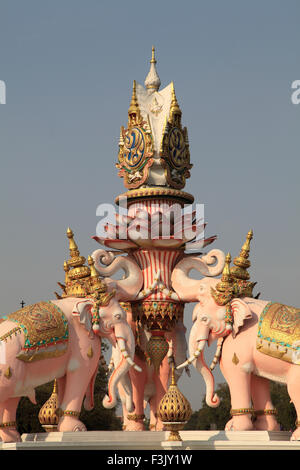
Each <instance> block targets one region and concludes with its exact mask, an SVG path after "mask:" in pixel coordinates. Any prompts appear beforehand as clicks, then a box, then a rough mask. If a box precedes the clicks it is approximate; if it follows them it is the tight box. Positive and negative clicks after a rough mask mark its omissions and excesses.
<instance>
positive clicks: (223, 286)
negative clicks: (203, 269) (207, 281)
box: [216, 253, 233, 292]
mask: <svg viewBox="0 0 300 470" xmlns="http://www.w3.org/2000/svg"><path fill="white" fill-rule="evenodd" d="M230 263H231V255H230V253H227V255H226V258H225V265H224V269H223V273H222V278H221V281H220V282H219V283H218V284H217V286H216V289H217V290H218V291H219V292H226V291H227V290H228V289H229V288H230V287H232V285H233V277H232V275H231V272H230Z"/></svg>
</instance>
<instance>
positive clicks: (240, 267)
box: [230, 230, 253, 281]
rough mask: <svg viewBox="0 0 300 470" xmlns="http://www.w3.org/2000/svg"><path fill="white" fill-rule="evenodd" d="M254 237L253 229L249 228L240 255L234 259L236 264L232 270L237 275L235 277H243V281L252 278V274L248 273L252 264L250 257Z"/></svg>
mask: <svg viewBox="0 0 300 470" xmlns="http://www.w3.org/2000/svg"><path fill="white" fill-rule="evenodd" d="M252 238H253V231H252V230H249V232H248V234H247V238H246V241H245V243H244V245H243V246H242V249H241V251H240V254H239V256H237V257H236V258H234V260H233V264H234V266H233V267H232V268H231V271H230V272H231V274H232V275H233V276H234V277H235V279H242V280H243V281H248V279H250V274H249V273H248V271H247V269H248V268H249V267H250V266H251V263H250V261H249V260H248V257H249V253H250V241H251V240H252Z"/></svg>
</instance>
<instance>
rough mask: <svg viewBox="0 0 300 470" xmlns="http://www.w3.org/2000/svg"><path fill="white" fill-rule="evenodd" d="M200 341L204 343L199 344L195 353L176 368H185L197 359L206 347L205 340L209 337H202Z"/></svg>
mask: <svg viewBox="0 0 300 470" xmlns="http://www.w3.org/2000/svg"><path fill="white" fill-rule="evenodd" d="M200 341H203V343H200V344H199V346H198V348H197V349H196V351H195V352H194V354H193V355H192V356H190V357H189V358H188V359H187V360H186V361H185V362H183V363H182V364H180V365H179V366H177V367H176V369H183V368H184V367H186V366H189V365H190V364H192V363H193V362H194V360H195V359H197V358H198V357H199V356H200V354H201V352H202V351H203V349H204V346H205V341H207V338H201V339H199V340H198V342H200Z"/></svg>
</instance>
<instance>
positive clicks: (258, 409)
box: [251, 375, 280, 431]
mask: <svg viewBox="0 0 300 470" xmlns="http://www.w3.org/2000/svg"><path fill="white" fill-rule="evenodd" d="M251 396H252V403H253V407H254V410H255V418H256V419H255V421H254V428H255V429H257V430H259V431H264V430H266V431H279V430H280V426H279V424H278V422H277V420H276V417H275V414H276V410H275V408H274V406H273V403H272V401H271V396H270V382H269V380H268V379H265V378H264V377H258V376H257V375H252V376H251Z"/></svg>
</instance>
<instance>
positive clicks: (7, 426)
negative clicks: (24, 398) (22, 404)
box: [0, 397, 21, 442]
mask: <svg viewBox="0 0 300 470" xmlns="http://www.w3.org/2000/svg"><path fill="white" fill-rule="evenodd" d="M19 401H20V397H15V398H9V399H8V400H6V401H5V402H2V403H1V404H0V409H1V410H3V413H2V422H1V425H0V426H1V427H0V437H1V439H2V441H3V442H19V441H21V436H20V434H19V433H18V431H17V425H16V413H17V407H18V403H19Z"/></svg>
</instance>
